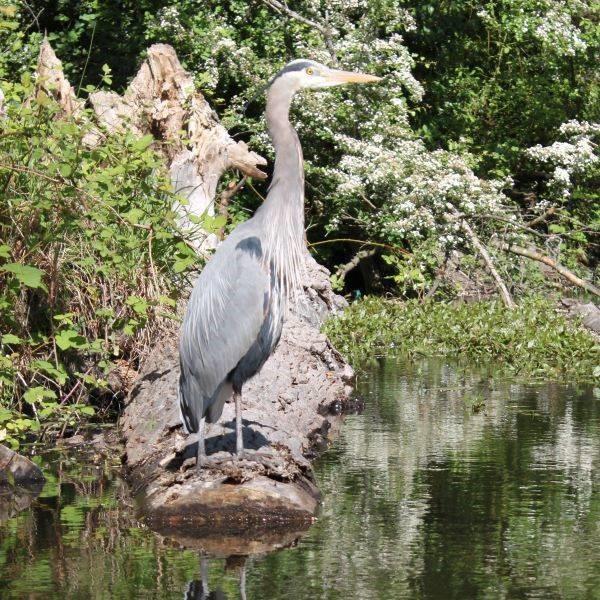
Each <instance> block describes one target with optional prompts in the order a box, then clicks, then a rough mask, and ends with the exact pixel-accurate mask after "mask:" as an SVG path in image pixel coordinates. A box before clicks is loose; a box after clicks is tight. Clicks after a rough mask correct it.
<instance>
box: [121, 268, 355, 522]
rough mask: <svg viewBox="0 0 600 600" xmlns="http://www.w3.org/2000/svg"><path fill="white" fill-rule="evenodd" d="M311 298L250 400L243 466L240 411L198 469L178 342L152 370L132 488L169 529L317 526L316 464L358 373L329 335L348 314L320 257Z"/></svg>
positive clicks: (132, 411) (139, 404)
mask: <svg viewBox="0 0 600 600" xmlns="http://www.w3.org/2000/svg"><path fill="white" fill-rule="evenodd" d="M307 261H308V262H309V264H310V269H309V275H310V277H309V281H308V282H307V285H306V291H305V294H304V296H303V298H302V299H301V301H300V302H299V304H298V306H297V307H296V308H295V310H294V311H293V313H292V314H291V315H290V317H289V318H288V320H287V322H286V323H285V326H284V330H283V335H282V338H281V341H280V343H279V346H278V347H277V350H276V351H275V353H274V354H273V356H271V358H270V359H269V360H268V361H267V363H266V364H265V366H264V367H263V369H262V371H261V372H260V374H259V375H258V376H257V377H255V378H254V379H253V380H251V381H250V382H248V383H247V384H246V386H245V387H244V393H243V418H244V445H245V447H246V448H248V449H249V452H248V457H247V459H246V460H243V461H236V460H235V459H234V458H233V453H234V449H235V436H234V423H235V421H234V406H233V403H230V404H228V405H226V406H225V410H224V411H223V416H222V418H221V420H220V422H219V423H217V424H215V425H211V426H209V428H208V431H207V432H206V438H207V453H208V455H209V465H208V467H207V468H206V469H204V470H203V471H202V472H201V473H200V474H198V472H197V471H196V469H195V453H196V448H195V447H196V442H195V439H189V438H188V436H186V435H185V434H184V432H183V431H182V428H181V425H180V421H179V411H178V406H177V379H178V376H179V364H178V353H177V340H176V339H169V340H164V343H162V344H159V346H158V347H157V348H156V350H155V352H154V353H153V354H152V355H151V356H150V358H149V359H148V361H147V362H146V364H145V366H144V368H143V370H142V372H141V374H140V377H139V380H138V382H137V384H136V385H135V387H134V389H133V390H132V392H131V394H130V399H129V402H128V404H127V407H126V409H125V411H124V414H123V417H122V419H121V428H122V433H123V437H124V439H125V449H126V455H125V463H126V465H127V472H128V479H129V481H130V482H131V483H132V486H133V488H134V491H135V493H136V494H137V496H138V500H139V501H140V504H141V507H142V509H143V512H144V513H145V514H146V515H147V517H148V518H149V519H150V521H154V522H155V523H156V524H157V526H162V527H165V526H167V527H181V526H182V525H186V526H187V527H192V526H193V527H194V528H198V529H200V530H203V529H206V528H207V527H213V528H214V527H222V528H224V529H227V530H231V529H233V530H238V529H244V530H246V529H247V528H252V527H256V526H257V525H264V523H265V521H267V522H269V523H270V524H279V525H286V526H289V527H293V526H298V525H300V524H306V523H309V522H310V521H311V519H312V517H313V515H314V513H315V511H316V509H317V505H318V500H319V492H318V490H317V488H316V486H315V485H314V482H313V480H312V476H311V467H310V462H309V459H310V458H311V457H313V456H314V455H315V453H316V451H317V450H318V449H319V448H320V447H322V446H323V444H326V440H327V437H328V434H329V432H330V430H331V428H332V425H335V424H336V422H337V421H338V420H339V418H340V417H339V412H340V407H342V406H343V405H344V403H346V402H347V401H348V399H349V397H350V393H351V391H352V388H351V386H350V383H351V380H352V377H353V372H352V369H351V368H350V367H349V366H348V365H347V364H346V363H345V362H344V361H343V359H342V358H341V357H340V355H339V354H338V353H337V352H336V351H335V349H334V348H333V347H332V346H331V345H330V344H329V342H328V340H327V339H326V337H325V336H324V335H322V334H320V333H319V325H320V324H321V322H322V320H323V318H324V317H325V316H326V315H327V314H328V313H329V311H331V310H337V309H338V308H339V307H340V306H341V302H343V300H341V299H340V298H339V297H336V296H335V295H334V294H333V293H332V291H331V287H330V284H329V278H328V274H327V271H326V270H325V269H324V268H322V267H319V266H318V265H317V263H315V262H314V261H313V260H312V259H311V258H310V257H307Z"/></svg>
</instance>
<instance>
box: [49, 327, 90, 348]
mask: <svg viewBox="0 0 600 600" xmlns="http://www.w3.org/2000/svg"><path fill="white" fill-rule="evenodd" d="M54 340H55V341H56V345H57V346H58V347H59V348H60V349H61V350H68V349H69V348H85V347H86V346H87V345H88V344H87V340H86V339H85V338H84V337H83V336H81V335H79V333H77V331H75V330H73V329H67V330H66V331H61V332H59V333H58V334H57V335H56V337H55V338H54Z"/></svg>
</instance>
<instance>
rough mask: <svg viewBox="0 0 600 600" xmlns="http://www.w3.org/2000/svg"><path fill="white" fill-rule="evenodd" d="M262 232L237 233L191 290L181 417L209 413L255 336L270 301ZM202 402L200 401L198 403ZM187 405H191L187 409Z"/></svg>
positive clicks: (185, 326) (183, 339)
mask: <svg viewBox="0 0 600 600" xmlns="http://www.w3.org/2000/svg"><path fill="white" fill-rule="evenodd" d="M262 255H263V254H262V245H261V242H260V240H259V238H258V237H254V236H251V235H248V236H245V237H241V238H240V236H239V235H238V236H235V235H232V236H230V237H229V238H228V239H227V240H226V241H225V242H223V244H222V245H221V246H219V248H218V250H217V252H216V253H215V255H214V256H213V258H212V259H211V260H210V261H209V262H208V264H207V265H206V267H205V268H204V270H203V271H202V273H201V274H200V277H199V278H198V280H197V282H196V284H195V286H194V290H193V292H192V295H191V298H190V301H189V304H188V309H187V312H186V316H185V319H184V323H183V330H182V337H181V343H180V359H181V374H182V377H181V386H180V393H181V394H182V396H183V397H182V398H181V400H182V416H183V417H184V422H185V421H186V419H185V417H186V414H185V413H186V412H187V410H191V411H192V412H193V413H194V414H195V419H192V422H191V423H189V424H188V423H186V426H187V427H188V430H189V431H195V430H196V429H197V424H196V426H194V422H193V421H194V420H196V419H199V418H200V417H201V416H203V415H204V413H205V412H206V410H207V409H208V408H209V405H210V402H211V399H213V397H214V396H215V395H216V392H217V388H219V386H220V385H221V384H222V383H223V382H224V381H225V379H226V377H227V375H228V374H229V373H230V371H231V370H232V369H233V368H234V367H235V366H236V365H237V364H238V362H239V361H240V360H241V359H242V357H244V356H245V355H246V353H247V352H248V350H249V349H250V348H251V346H252V344H253V343H254V342H255V341H256V339H257V337H258V335H259V332H260V329H261V326H262V324H263V322H264V320H265V315H266V312H267V309H268V306H269V300H270V285H269V282H270V277H269V274H268V273H267V272H266V269H265V268H264V266H263V264H262ZM200 402H201V403H202V404H201V405H199V403H200ZM186 409H187V410H186Z"/></svg>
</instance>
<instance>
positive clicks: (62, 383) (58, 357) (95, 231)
mask: <svg viewBox="0 0 600 600" xmlns="http://www.w3.org/2000/svg"><path fill="white" fill-rule="evenodd" d="M5 93H6V96H7V111H8V115H7V117H6V119H4V120H3V121H1V122H0V344H1V345H0V441H2V439H6V438H8V441H9V442H11V443H12V444H13V445H15V444H16V443H17V440H18V439H19V438H20V437H21V436H22V434H23V433H25V432H27V431H29V430H35V429H39V428H40V427H43V428H44V429H50V430H64V429H65V428H67V427H71V426H73V425H75V424H76V423H77V422H78V420H79V419H80V417H83V416H86V417H89V416H91V415H93V413H94V410H95V409H94V406H93V402H92V400H94V399H96V400H98V399H100V398H105V399H106V398H107V397H108V398H110V396H111V394H110V392H109V390H108V389H107V381H106V375H107V374H108V373H109V372H110V371H111V370H112V369H113V368H114V366H115V362H116V361H118V362H119V363H120V364H127V365H131V366H133V367H134V368H135V366H136V361H137V359H138V358H139V357H140V355H141V354H142V353H143V351H144V349H145V348H146V347H147V346H148V345H149V344H151V343H152V341H153V340H154V339H155V338H156V336H157V333H158V332H159V331H160V330H161V328H164V327H166V326H167V325H168V323H169V322H171V321H172V320H173V319H175V318H176V317H175V315H174V312H173V309H174V307H175V306H176V302H177V299H178V297H179V295H180V293H181V291H182V290H184V289H185V288H186V281H185V280H186V272H187V271H188V270H189V269H190V268H192V267H193V266H194V264H195V263H196V261H197V259H196V255H195V253H194V251H193V250H192V249H191V248H190V247H189V245H188V244H187V243H186V240H185V239H184V238H183V237H182V234H181V233H180V231H179V229H178V227H177V224H176V220H175V213H174V211H173V208H172V207H173V205H174V202H175V196H174V195H173V193H172V192H171V189H170V184H169V182H168V179H167V177H166V175H167V174H166V172H165V170H164V167H163V161H162V160H161V158H160V157H159V155H158V154H157V153H156V152H155V151H154V150H153V149H152V145H151V144H152V137H151V136H146V137H143V138H141V139H139V138H135V137H133V136H132V135H128V134H116V135H109V136H103V141H102V142H101V143H100V144H99V145H96V146H94V147H90V145H89V144H88V143H86V142H85V141H84V140H85V139H86V136H87V135H88V134H89V133H90V131H92V125H91V124H90V123H91V121H90V120H89V119H88V118H87V115H86V114H85V113H81V114H79V115H78V117H77V119H75V120H73V119H68V120H67V119H61V118H60V114H59V110H60V109H59V107H58V106H57V104H56V103H55V102H54V101H53V100H52V99H51V98H49V97H48V96H47V95H46V94H45V93H44V92H37V95H35V97H34V98H33V99H31V98H32V94H34V89H33V86H32V84H31V82H30V80H29V78H28V77H24V78H23V80H22V82H21V83H18V84H13V85H11V86H5ZM25 98H30V100H29V101H27V102H25V101H24V99H25ZM101 405H102V403H97V406H101Z"/></svg>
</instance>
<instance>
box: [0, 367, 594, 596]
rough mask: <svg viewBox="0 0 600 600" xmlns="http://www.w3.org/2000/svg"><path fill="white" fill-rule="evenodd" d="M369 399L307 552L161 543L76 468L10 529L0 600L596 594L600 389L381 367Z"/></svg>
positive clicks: (342, 446) (260, 536)
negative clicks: (33, 599) (38, 599)
mask: <svg viewBox="0 0 600 600" xmlns="http://www.w3.org/2000/svg"><path fill="white" fill-rule="evenodd" d="M361 392H362V394H363V395H364V396H365V397H366V398H367V403H366V410H365V413H364V414H362V415H357V416H352V417H349V418H348V419H347V421H346V424H345V426H344V428H343V429H342V437H341V439H340V440H339V441H338V442H337V443H336V444H335V445H334V446H333V447H332V448H331V450H330V451H328V452H327V454H326V455H325V456H324V457H323V459H322V460H321V461H320V463H319V464H318V465H317V469H316V471H317V478H318V480H319V485H320V487H321V489H322V490H323V494H324V504H323V508H322V513H321V515H320V517H319V520H318V521H317V523H316V524H315V525H314V526H313V527H312V528H311V529H310V530H309V531H308V532H307V533H306V534H305V535H304V536H303V537H301V538H300V539H299V541H298V542H296V541H295V540H297V539H298V537H299V536H300V533H298V532H288V533H287V534H286V535H285V536H279V537H278V536H277V535H275V534H274V533H273V532H268V531H262V532H261V531H257V532H254V536H253V537H252V536H251V537H252V539H251V544H249V543H248V540H241V539H240V537H239V535H238V534H237V533H236V534H234V535H232V536H229V538H228V537H227V536H223V535H212V536H211V535H207V532H190V531H187V532H183V533H181V532H174V531H160V532H153V531H151V530H150V529H149V528H148V527H145V526H144V525H143V524H140V523H139V522H137V521H136V520H135V518H134V516H133V514H134V513H133V509H132V507H131V506H130V504H129V503H130V500H129V499H128V495H127V491H126V489H125V487H124V486H123V484H122V483H121V482H120V481H119V479H118V478H117V477H116V476H115V471H113V470H111V469H109V468H107V467H106V466H103V465H100V466H85V465H83V466H82V461H81V460H80V459H79V457H76V456H73V457H70V458H69V459H61V460H59V461H57V462H55V463H54V467H55V468H54V471H53V472H51V473H49V474H48V475H49V482H48V484H47V485H46V487H45V488H44V491H43V492H42V494H41V496H40V498H39V499H38V500H35V501H34V502H33V504H32V507H31V508H29V509H28V510H26V511H24V512H22V513H21V514H19V515H17V516H16V517H13V518H11V519H9V520H8V521H7V522H6V523H5V524H0V596H1V597H7V598H20V597H23V596H28V595H34V596H35V595H36V594H40V595H41V594H42V593H44V594H46V595H49V596H56V597H61V598H62V597H66V598H68V597H86V598H87V597H89V598H106V597H110V598H121V597H123V598H134V597H135V598H138V597H140V598H146V597H148V598H171V597H173V598H182V597H185V598H230V599H234V598H246V597H247V598H248V599H251V600H262V599H264V598H272V599H294V600H302V599H309V598H310V599H311V600H312V599H313V598H328V599H329V598H331V599H341V598H344V599H345V600H346V599H349V598H361V599H362V598H364V599H371V598H372V599H377V600H380V599H384V600H385V599H388V598H389V599H392V598H394V599H396V598H515V597H519V598H520V597H524V598H534V597H539V598H587V597H589V598H592V597H594V595H595V594H597V590H598V589H600V553H599V552H598V549H599V548H600V525H599V524H600V485H599V484H600V475H599V472H600V471H599V469H598V467H599V466H600V465H599V463H600V399H599V398H598V396H600V390H593V389H591V388H589V387H577V386H564V385H556V384H551V383H549V384H545V385H535V386H533V385H531V386H530V385H522V384H521V385H517V384H514V383H511V382H508V381H500V380H497V379H493V378H490V377H489V374H487V373H475V372H472V371H471V372H469V371H467V372H465V371H464V370H462V369H460V368H457V367H456V366H452V365H447V364H445V363H443V362H437V361H424V362H422V363H419V364H416V365H415V364H410V363H406V364H404V363H399V362H392V361H383V362H382V363H381V364H379V365H376V366H374V367H373V368H372V369H371V370H370V371H369V373H368V375H367V376H366V377H365V378H364V380H363V381H362V382H361ZM99 467H100V468H99ZM286 536H287V537H286ZM290 545H291V547H290ZM274 549H276V551H272V550H274ZM209 556H210V558H209ZM215 556H216V557H217V558H215ZM248 556H250V557H251V558H248Z"/></svg>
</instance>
